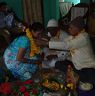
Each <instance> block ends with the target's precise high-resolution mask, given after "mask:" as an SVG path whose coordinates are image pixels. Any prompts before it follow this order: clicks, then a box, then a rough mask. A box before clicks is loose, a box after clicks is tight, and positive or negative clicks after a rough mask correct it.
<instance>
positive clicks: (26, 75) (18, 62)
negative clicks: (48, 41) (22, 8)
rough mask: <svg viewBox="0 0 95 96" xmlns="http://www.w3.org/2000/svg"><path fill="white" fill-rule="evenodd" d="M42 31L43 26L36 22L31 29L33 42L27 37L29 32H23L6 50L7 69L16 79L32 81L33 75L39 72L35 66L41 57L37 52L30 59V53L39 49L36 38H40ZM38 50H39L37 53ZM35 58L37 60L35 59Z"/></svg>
mask: <svg viewBox="0 0 95 96" xmlns="http://www.w3.org/2000/svg"><path fill="white" fill-rule="evenodd" d="M42 30H43V26H42V24H41V23H39V22H34V23H33V24H32V25H31V26H30V27H29V31H30V32H31V35H32V36H31V38H32V41H31V40H30V38H28V36H27V35H26V34H27V32H26V33H25V32H22V33H21V34H20V35H19V36H17V37H16V38H15V39H14V40H13V41H12V43H11V44H10V45H9V46H8V48H7V49H6V50H5V52H4V62H5V65H6V67H7V68H8V69H9V70H10V71H11V72H12V74H13V75H14V77H16V78H19V79H21V80H27V79H30V78H31V77H32V74H33V73H34V72H35V71H36V70H37V64H35V62H36V61H37V60H39V57H38V55H37V52H35V54H34V53H33V56H32V57H31V58H30V51H31V52H33V51H32V50H31V48H34V49H35V48H36V47H37V46H35V45H36V43H35V42H34V38H35V39H37V38H38V37H39V36H40V34H41V32H42ZM31 46H33V47H31ZM34 46H35V47H34ZM36 49H37V48H36ZM38 50H39V49H37V50H36V51H38ZM38 52H39V51H38ZM38 54H39V53H38ZM35 56H36V59H35V58H34V57H35ZM37 57H38V58H37ZM33 58H34V59H33ZM36 63H37V62H36Z"/></svg>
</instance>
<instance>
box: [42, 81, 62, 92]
mask: <svg viewBox="0 0 95 96" xmlns="http://www.w3.org/2000/svg"><path fill="white" fill-rule="evenodd" d="M42 86H43V88H45V89H46V90H48V91H58V90H60V84H59V83H58V82H57V81H56V80H49V79H46V80H44V81H43V83H42Z"/></svg>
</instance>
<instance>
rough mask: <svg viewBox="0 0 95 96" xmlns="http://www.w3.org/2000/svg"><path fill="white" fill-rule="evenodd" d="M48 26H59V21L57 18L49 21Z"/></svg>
mask: <svg viewBox="0 0 95 96" xmlns="http://www.w3.org/2000/svg"><path fill="white" fill-rule="evenodd" d="M47 27H58V22H57V21H56V20H55V19H51V20H49V21H48V24H47Z"/></svg>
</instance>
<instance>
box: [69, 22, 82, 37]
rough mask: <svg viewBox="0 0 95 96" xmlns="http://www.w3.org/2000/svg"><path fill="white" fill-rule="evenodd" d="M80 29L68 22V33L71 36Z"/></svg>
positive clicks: (76, 33) (75, 34)
mask: <svg viewBox="0 0 95 96" xmlns="http://www.w3.org/2000/svg"><path fill="white" fill-rule="evenodd" d="M79 32H80V30H79V28H78V27H76V26H74V25H72V24H70V26H69V34H70V35H72V36H77V35H78V34H79Z"/></svg>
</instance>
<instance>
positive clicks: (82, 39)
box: [49, 34, 88, 50]
mask: <svg viewBox="0 0 95 96" xmlns="http://www.w3.org/2000/svg"><path fill="white" fill-rule="evenodd" d="M87 40H88V36H87V34H84V35H83V34H80V35H79V36H77V37H75V38H72V39H70V40H69V39H68V40H67V41H65V42H64V41H50V42H49V48H50V49H58V50H69V49H70V48H80V47H82V46H85V45H86V44H87Z"/></svg>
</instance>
